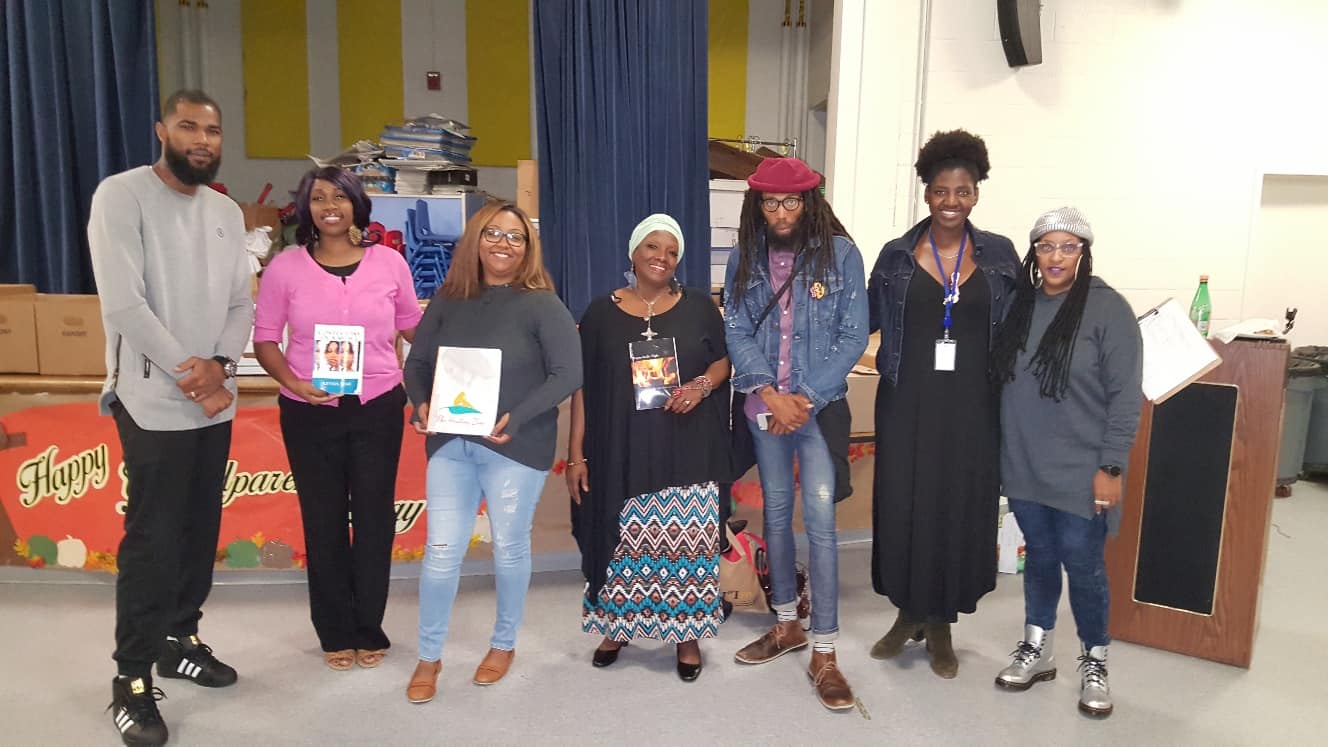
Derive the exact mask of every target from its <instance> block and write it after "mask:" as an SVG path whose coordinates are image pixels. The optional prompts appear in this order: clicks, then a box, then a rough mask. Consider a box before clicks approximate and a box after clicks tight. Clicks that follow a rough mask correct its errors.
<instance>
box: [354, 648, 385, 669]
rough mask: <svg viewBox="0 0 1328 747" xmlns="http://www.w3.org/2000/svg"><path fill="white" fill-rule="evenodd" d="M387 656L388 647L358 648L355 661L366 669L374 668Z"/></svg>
mask: <svg viewBox="0 0 1328 747" xmlns="http://www.w3.org/2000/svg"><path fill="white" fill-rule="evenodd" d="M385 658H387V649H385V648H379V649H372V650H371V649H356V650H355V662H356V663H357V664H359V665H360V666H361V667H362V668H364V669H373V668H374V667H376V666H378V665H379V664H382V663H383V659H385Z"/></svg>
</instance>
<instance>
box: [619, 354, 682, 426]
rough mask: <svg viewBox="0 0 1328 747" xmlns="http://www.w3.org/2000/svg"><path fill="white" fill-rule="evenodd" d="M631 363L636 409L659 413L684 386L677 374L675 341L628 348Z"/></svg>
mask: <svg viewBox="0 0 1328 747" xmlns="http://www.w3.org/2000/svg"><path fill="white" fill-rule="evenodd" d="M627 352H628V355H629V357H630V358H631V359H632V388H633V390H635V392H636V409H638V410H656V409H659V408H661V407H663V406H664V405H665V404H667V403H668V401H669V397H671V396H673V393H674V392H675V391H676V390H677V389H678V387H679V386H681V385H682V381H681V378H680V376H679V374H678V347H677V345H675V344H674V342H673V338H672V337H661V338H659V339H657V340H642V341H640V342H632V343H628V344H627Z"/></svg>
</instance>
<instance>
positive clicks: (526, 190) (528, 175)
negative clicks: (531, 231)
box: [516, 161, 539, 218]
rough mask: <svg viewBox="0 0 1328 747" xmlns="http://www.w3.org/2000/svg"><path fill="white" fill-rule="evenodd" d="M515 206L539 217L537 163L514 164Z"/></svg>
mask: <svg viewBox="0 0 1328 747" xmlns="http://www.w3.org/2000/svg"><path fill="white" fill-rule="evenodd" d="M516 206H517V207H519V208H521V210H522V211H524V212H525V214H526V215H529V216H530V217H532V218H538V217H539V161H517V162H516Z"/></svg>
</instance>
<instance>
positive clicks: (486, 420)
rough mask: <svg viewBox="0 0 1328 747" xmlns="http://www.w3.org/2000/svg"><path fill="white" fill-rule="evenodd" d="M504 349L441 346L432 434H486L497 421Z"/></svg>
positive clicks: (432, 402) (432, 400) (432, 399)
mask: <svg viewBox="0 0 1328 747" xmlns="http://www.w3.org/2000/svg"><path fill="white" fill-rule="evenodd" d="M502 373H503V352H502V351H501V350H498V349H496V348H454V347H448V346H446V345H444V346H441V347H439V348H438V365H437V367H436V368H435V369H434V374H433V396H432V397H430V398H429V426H428V430H429V432H430V433H455V434H458V435H462V436H487V435H489V434H490V433H492V432H493V426H494V423H496V422H497V421H498V384H499V382H500V381H501V380H502Z"/></svg>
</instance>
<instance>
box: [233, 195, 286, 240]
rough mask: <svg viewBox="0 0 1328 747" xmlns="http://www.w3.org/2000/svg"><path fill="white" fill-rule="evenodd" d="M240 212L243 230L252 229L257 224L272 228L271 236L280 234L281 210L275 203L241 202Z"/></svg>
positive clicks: (257, 225) (274, 236)
mask: <svg viewBox="0 0 1328 747" xmlns="http://www.w3.org/2000/svg"><path fill="white" fill-rule="evenodd" d="M240 212H241V213H244V230H245V231H252V230H254V229H255V228H257V227H259V226H268V227H270V228H271V229H272V237H273V238H276V237H277V236H279V235H280V234H281V211H280V210H279V209H278V208H277V206H276V205H259V204H257V203H253V202H241V203H240Z"/></svg>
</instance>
